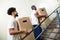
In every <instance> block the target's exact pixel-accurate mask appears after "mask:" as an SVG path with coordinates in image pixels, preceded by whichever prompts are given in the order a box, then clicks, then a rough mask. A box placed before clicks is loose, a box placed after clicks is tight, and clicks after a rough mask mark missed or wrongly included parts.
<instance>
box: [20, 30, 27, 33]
mask: <svg viewBox="0 0 60 40" xmlns="http://www.w3.org/2000/svg"><path fill="white" fill-rule="evenodd" d="M20 32H23V33H25V34H27V33H28V31H27V30H26V29H23V30H21V31H20Z"/></svg>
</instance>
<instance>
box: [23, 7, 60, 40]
mask: <svg viewBox="0 0 60 40" xmlns="http://www.w3.org/2000/svg"><path fill="white" fill-rule="evenodd" d="M59 7H60V6H58V7H57V8H56V9H55V10H54V11H53V12H52V13H51V14H50V15H49V16H48V17H50V16H51V15H52V14H53V13H54V12H55V11H56V10H57V9H58V8H59ZM48 17H47V18H48ZM47 18H45V19H44V20H43V21H42V22H41V24H42V23H43V22H44V21H45V20H46V19H47ZM36 28H37V27H35V28H34V29H36ZM34 29H32V30H31V31H30V33H28V34H27V35H26V36H24V37H23V38H22V40H24V39H25V38H26V37H27V36H28V35H30V34H31V33H32V32H33V31H34Z"/></svg>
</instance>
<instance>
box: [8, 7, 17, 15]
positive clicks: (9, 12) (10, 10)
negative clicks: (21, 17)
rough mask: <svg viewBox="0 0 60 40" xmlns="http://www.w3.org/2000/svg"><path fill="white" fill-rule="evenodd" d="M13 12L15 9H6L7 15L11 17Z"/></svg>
mask: <svg viewBox="0 0 60 40" xmlns="http://www.w3.org/2000/svg"><path fill="white" fill-rule="evenodd" d="M14 11H16V8H14V7H11V8H9V9H8V11H7V14H8V15H12V12H14Z"/></svg>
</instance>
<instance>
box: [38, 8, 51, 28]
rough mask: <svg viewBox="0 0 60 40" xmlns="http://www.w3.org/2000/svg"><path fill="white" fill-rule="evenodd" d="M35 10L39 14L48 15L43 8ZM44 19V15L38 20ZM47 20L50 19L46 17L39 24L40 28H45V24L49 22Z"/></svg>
mask: <svg viewBox="0 0 60 40" xmlns="http://www.w3.org/2000/svg"><path fill="white" fill-rule="evenodd" d="M37 12H38V14H39V15H46V16H48V14H47V12H46V9H45V8H40V9H38V10H37ZM44 19H45V18H44V17H43V18H40V22H42V21H43V20H44ZM49 22H50V19H49V18H47V19H46V20H45V21H44V22H43V23H42V24H41V27H42V28H46V27H45V26H46V25H47V24H49Z"/></svg>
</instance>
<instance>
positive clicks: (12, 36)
mask: <svg viewBox="0 0 60 40" xmlns="http://www.w3.org/2000/svg"><path fill="white" fill-rule="evenodd" d="M7 14H8V15H10V16H11V18H10V20H9V23H8V30H7V33H8V35H7V40H19V35H18V34H20V33H25V34H26V33H27V31H26V29H24V30H20V31H19V30H18V24H17V21H16V17H17V16H18V14H17V11H16V8H14V7H11V8H9V9H8V11H7Z"/></svg>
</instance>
